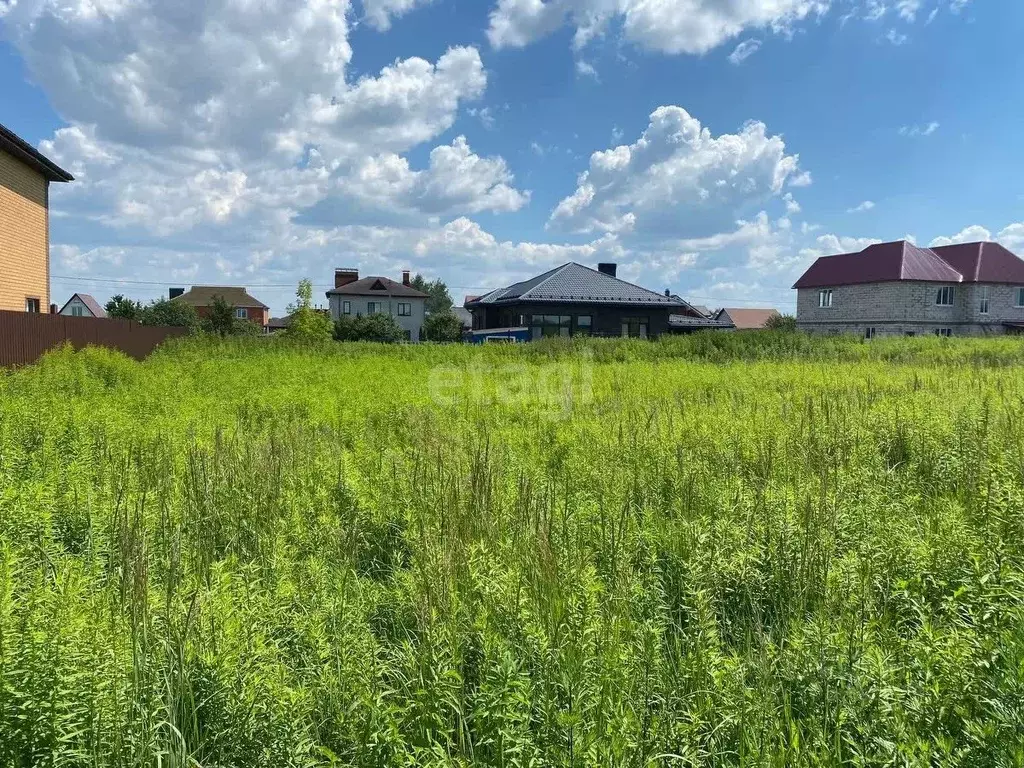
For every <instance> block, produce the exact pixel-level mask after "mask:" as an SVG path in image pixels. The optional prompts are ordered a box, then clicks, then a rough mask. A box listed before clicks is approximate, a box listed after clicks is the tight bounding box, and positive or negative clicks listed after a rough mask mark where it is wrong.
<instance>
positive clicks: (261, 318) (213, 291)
mask: <svg viewBox="0 0 1024 768" xmlns="http://www.w3.org/2000/svg"><path fill="white" fill-rule="evenodd" d="M217 296H221V297H223V299H224V301H226V302H227V303H228V304H230V305H231V307H232V308H233V309H234V310H235V317H237V318H238V319H240V320H248V321H249V322H251V323H256V324H257V325H258V326H260V328H264V329H265V328H266V325H267V323H268V322H269V320H270V307H268V306H267V305H266V304H264V303H263V302H262V301H260V300H259V299H257V298H254V297H252V296H250V295H249V292H248V291H246V290H245V288H241V287H237V286H219V285H193V286H192V288H191V289H189V290H188V291H184V290H182V289H181V288H172V289H171V291H170V299H171V301H180V302H182V303H184V304H191V305H192V306H193V307H195V308H196V313H197V314H198V315H199V316H200V317H208V316H209V314H210V307H212V306H213V301H214V299H215V297H217Z"/></svg>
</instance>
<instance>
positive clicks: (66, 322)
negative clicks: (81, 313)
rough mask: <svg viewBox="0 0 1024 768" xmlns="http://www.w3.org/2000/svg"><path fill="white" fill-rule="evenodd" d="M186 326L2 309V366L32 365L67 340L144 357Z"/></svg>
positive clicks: (181, 333)
mask: <svg viewBox="0 0 1024 768" xmlns="http://www.w3.org/2000/svg"><path fill="white" fill-rule="evenodd" d="M185 333H187V330H186V329H185V328H167V327H150V326H144V325H139V324H138V323H136V322H134V321H132V320H115V319H108V318H95V317H68V316H65V315H52V314H51V315H42V314H39V315H37V314H31V313H28V312H10V311H6V310H0V366H2V367H6V366H16V365H28V364H30V363H34V362H35V361H36V360H38V359H39V358H40V357H42V355H43V354H44V353H45V352H48V351H49V350H51V349H53V348H54V347H59V346H61V345H62V344H64V343H65V342H67V343H69V344H71V346H73V347H74V348H75V349H82V348H83V347H86V346H90V345H92V346H99V347H111V348H113V349H119V350H121V351H122V352H124V353H125V354H126V355H129V356H131V357H134V358H135V359H136V360H142V359H143V358H145V357H146V356H147V355H149V354H150V353H151V352H152V351H153V350H154V349H156V347H157V346H158V345H159V344H161V343H162V342H164V341H166V340H167V339H169V338H172V337H175V336H183V335H184V334H185Z"/></svg>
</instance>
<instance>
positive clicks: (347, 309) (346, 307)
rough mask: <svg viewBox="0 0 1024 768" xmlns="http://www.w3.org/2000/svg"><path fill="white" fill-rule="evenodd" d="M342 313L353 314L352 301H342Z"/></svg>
mask: <svg viewBox="0 0 1024 768" xmlns="http://www.w3.org/2000/svg"><path fill="white" fill-rule="evenodd" d="M341 314H343V315H351V314H352V302H351V301H343V302H341Z"/></svg>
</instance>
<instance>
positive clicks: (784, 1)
mask: <svg viewBox="0 0 1024 768" xmlns="http://www.w3.org/2000/svg"><path fill="white" fill-rule="evenodd" d="M828 6H829V0H728V1H727V2H723V0H546V2H545V1H544V0H498V2H497V5H496V6H495V8H494V10H493V11H492V12H491V17H490V27H489V28H488V30H487V36H488V39H489V40H490V41H491V44H492V45H493V46H494V47H495V48H505V47H521V46H524V45H527V44H529V43H531V42H533V41H535V40H538V39H539V38H541V37H544V36H546V35H548V34H551V33H552V32H554V31H555V30H557V29H558V28H559V27H561V26H563V25H564V24H570V25H572V26H573V27H574V28H575V30H576V37H575V44H576V45H577V47H579V46H582V45H584V44H586V42H588V41H589V40H590V39H591V38H593V37H594V36H596V35H600V34H602V33H603V32H604V30H605V29H606V28H607V26H608V24H609V23H610V22H612V21H613V20H616V21H618V22H620V23H621V25H622V30H623V34H624V35H625V37H626V39H627V40H630V41H631V42H634V43H636V44H638V45H640V46H642V47H644V48H648V49H650V50H655V51H661V52H664V53H673V54H675V53H689V54H702V53H706V52H707V51H710V50H711V49H712V48H716V47H717V46H719V45H721V44H722V43H724V42H725V41H727V40H730V39H733V38H735V37H738V36H739V35H740V34H742V33H743V32H744V31H746V30H752V29H768V30H772V31H775V32H782V31H787V30H788V29H790V28H791V27H792V25H793V24H795V23H796V22H799V21H802V20H804V19H806V18H807V17H808V16H811V15H820V14H822V13H824V12H825V11H826V10H827V9H828Z"/></svg>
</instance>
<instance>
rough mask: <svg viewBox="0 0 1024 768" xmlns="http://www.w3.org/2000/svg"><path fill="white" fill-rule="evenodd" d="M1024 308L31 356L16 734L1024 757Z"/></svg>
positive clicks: (189, 760)
mask: <svg viewBox="0 0 1024 768" xmlns="http://www.w3.org/2000/svg"><path fill="white" fill-rule="evenodd" d="M1022 373H1024V342H1021V341H1017V340H1013V339H1002V340H977V341H969V340H940V339H908V340H893V341H885V340H880V341H878V342H875V343H872V344H862V343H860V342H856V341H853V340H849V339H828V340H820V341H817V342H814V341H810V340H808V339H805V338H804V337H801V336H797V335H785V334H780V335H772V334H765V335H762V336H756V335H753V336H747V335H743V334H732V335H730V334H723V335H719V336H696V337H690V338H684V339H677V340H673V341H668V342H664V343H649V342H605V343H592V344H585V343H583V342H579V343H576V344H564V345H559V344H550V345H549V344H539V345H531V346H527V347H498V346H492V347H487V348H482V347H477V348H468V347H461V346H459V347H429V346H425V347H391V348H386V347H374V346H369V345H366V346H363V345H338V344H335V345H332V346H331V347H329V348H324V349H300V348H295V347H288V346H285V345H279V344H277V343H275V342H270V341H266V340H246V341H239V342H225V343H215V342H209V341H202V340H190V341H186V342H183V343H179V344H177V345H175V346H172V347H170V348H168V349H165V350H163V351H161V352H159V353H157V354H156V355H155V356H154V357H152V358H150V360H148V361H147V362H145V363H142V364H139V363H134V362H131V361H129V360H127V359H125V358H122V357H119V356H117V355H115V354H112V353H108V352H105V351H99V350H89V351H86V352H84V353H77V354H75V353H71V352H58V353H54V354H52V355H50V356H49V357H47V358H46V359H44V360H43V361H42V362H41V363H40V364H38V365H36V366H32V367H30V368H27V369H24V370H21V371H18V372H15V373H12V374H8V375H2V376H0V766H37V765H40V766H46V765H60V766H197V765H198V766H204V768H213V767H214V766H267V767H268V768H278V767H279V766H293V765H294V766H299V765H301V766H312V765H320V766H329V765H331V766H360V767H363V766H470V765H473V766H477V765H479V766H485V765H486V766H579V767H580V768H590V766H649V765H650V766H653V765H665V766H726V765H729V766H732V765H736V766H739V765H748V766H762V765H763V766H780V767H781V766H811V765H839V764H843V765H872V766H876V765H877V766H940V765H941V766H972V767H974V766H1015V765H1016V766H1019V765H1022V764H1024V375H1022Z"/></svg>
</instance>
